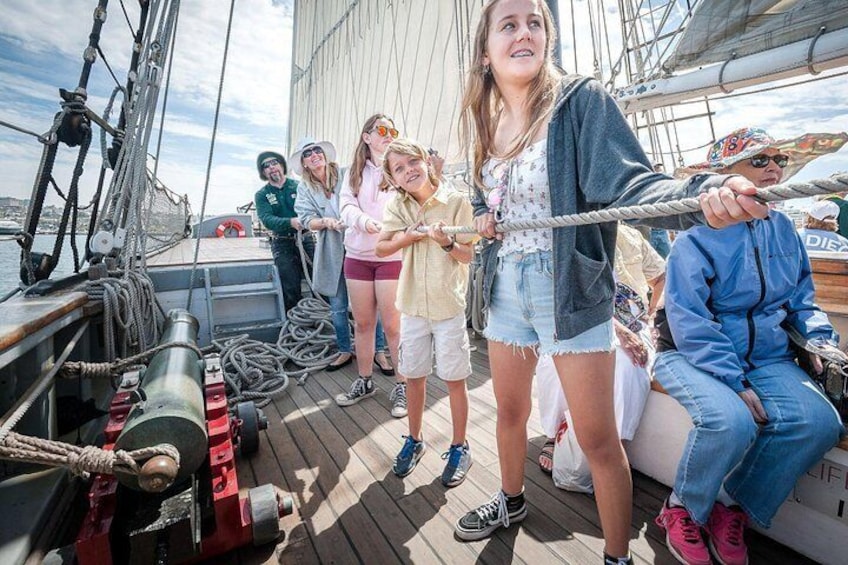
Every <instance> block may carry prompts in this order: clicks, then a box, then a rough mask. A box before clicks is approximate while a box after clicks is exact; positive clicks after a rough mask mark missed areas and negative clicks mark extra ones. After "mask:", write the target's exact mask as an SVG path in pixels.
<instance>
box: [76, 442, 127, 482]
mask: <svg viewBox="0 0 848 565" xmlns="http://www.w3.org/2000/svg"><path fill="white" fill-rule="evenodd" d="M116 457H117V454H116V453H115V452H114V451H109V450H106V449H100V448H99V447H97V446H94V445H86V446H85V447H83V448H81V449H80V451H79V452H75V453H74V452H72V453H68V468H69V469H70V471H71V472H72V473H73V474H75V475H78V476H80V477H83V478H86V479H87V478H88V476H89V474H90V473H103V474H112V468H113V466H114V464H115V459H116Z"/></svg>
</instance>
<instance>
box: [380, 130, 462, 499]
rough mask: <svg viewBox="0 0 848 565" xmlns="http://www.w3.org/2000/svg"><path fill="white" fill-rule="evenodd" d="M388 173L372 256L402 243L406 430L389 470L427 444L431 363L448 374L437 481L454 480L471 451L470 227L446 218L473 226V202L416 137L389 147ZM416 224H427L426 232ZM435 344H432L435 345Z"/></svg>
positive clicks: (449, 483)
mask: <svg viewBox="0 0 848 565" xmlns="http://www.w3.org/2000/svg"><path fill="white" fill-rule="evenodd" d="M383 172H384V174H385V178H386V180H387V181H388V182H389V183H390V184H391V185H393V186H394V188H395V189H396V191H397V196H396V197H395V199H394V200H392V201H390V202H389V203H388V205H387V206H386V209H385V211H384V215H383V229H382V231H381V233H380V237H379V239H378V242H377V256H378V257H381V256H386V255H391V254H392V253H395V252H397V251H398V250H401V249H402V250H403V262H402V267H401V272H400V279H399V280H398V292H397V302H396V305H397V308H398V310H400V313H401V324H400V348H399V349H400V355H399V357H400V359H399V360H398V371H399V372H400V373H401V374H402V375H404V376H405V377H406V379H407V400H408V402H409V405H408V410H409V413H408V418H409V435H407V436H405V437H406V441H405V442H404V444H403V447H402V448H401V450H400V453H399V454H398V456H397V458H396V459H395V464H394V467H393V468H392V470H393V471H394V473H395V474H396V475H397V476H399V477H405V476H406V475H408V474H409V473H411V472H412V470H413V469H414V468H415V466H416V465H417V464H418V460H419V459H420V458H421V456H422V455H423V454H424V451H425V444H424V439H423V435H422V431H421V427H422V420H423V416H424V403H425V400H426V396H427V389H426V377H427V375H429V374H430V372H431V371H432V369H433V352H434V351H435V358H436V372H437V374H438V376H439V377H440V378H441V379H442V380H443V381H445V383H446V384H447V387H448V394H449V398H450V409H451V421H452V423H453V438H452V441H451V446H450V449H449V450H448V452H447V453H446V454H445V455H443V458H445V459H447V464H446V465H445V470H444V472H443V473H442V484H444V485H445V486H446V487H454V486H457V485H458V484H460V483H461V482H462V481H463V480H465V475H466V473H467V472H468V469H469V468H470V467H471V452H470V450H469V447H468V441H467V440H466V437H465V432H466V427H467V424H468V390H467V388H466V384H465V380H466V378H468V376H469V375H470V374H471V354H470V349H469V344H468V333H467V332H466V323H465V294H466V290H467V288H468V263H470V262H471V257H472V255H473V253H474V250H473V242H474V240H475V238H476V236H475V235H471V234H468V235H461V236H459V239H457V238H456V237H454V236H452V235H448V234H446V233H444V231H443V229H442V228H443V227H444V226H449V225H450V226H457V225H459V226H470V225H471V224H472V218H473V212H472V208H471V203H470V202H469V201H468V199H466V198H465V197H464V196H463V195H462V194H460V193H459V192H457V191H456V190H454V189H453V188H452V187H451V186H450V185H448V184H447V183H445V182H443V181H442V182H440V180H439V179H438V178H437V176H436V174H435V172H434V170H433V165H432V163H431V159H430V157H429V155H428V153H427V150H426V149H425V148H424V147H423V146H422V145H421V144H419V143H416V142H414V141H411V140H406V139H398V140H395V141H393V142H392V144H391V145H389V147H388V148H387V149H386V153H385V156H384V160H383ZM420 226H428V228H429V229H428V231H427V232H426V233H423V232H419V231H418V228H419V227H420ZM434 346H435V347H434Z"/></svg>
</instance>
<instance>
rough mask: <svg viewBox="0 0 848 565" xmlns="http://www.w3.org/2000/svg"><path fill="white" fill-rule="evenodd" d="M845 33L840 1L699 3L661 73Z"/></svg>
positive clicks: (846, 16)
mask: <svg viewBox="0 0 848 565" xmlns="http://www.w3.org/2000/svg"><path fill="white" fill-rule="evenodd" d="M822 26H824V27H825V31H826V32H833V31H836V30H839V29H844V28H848V2H845V0H756V1H753V0H748V1H746V2H740V1H739V0H712V1H710V2H701V3H700V4H699V5H698V7H697V9H696V10H695V13H694V15H693V16H692V20H691V21H690V22H689V24H688V25H687V26H686V30H685V31H684V32H683V35H682V37H681V38H680V42H679V43H678V45H677V48H676V49H675V51H674V53H673V54H672V56H671V57H670V58H669V59H668V61H666V62H664V63H663V67H664V68H665V69H666V70H667V71H669V72H670V71H674V70H678V69H692V68H695V67H699V66H703V65H708V64H710V63H721V62H724V61H727V60H728V59H730V58H731V57H733V56H734V54H735V56H736V57H745V56H746V55H752V54H754V53H759V52H761V51H766V50H771V49H776V48H778V47H781V46H784V45H789V44H792V43H796V42H798V41H810V40H811V38H814V37H816V35H817V34H818V33H819V30H820V29H821V27H822Z"/></svg>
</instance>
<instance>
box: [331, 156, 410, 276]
mask: <svg viewBox="0 0 848 565" xmlns="http://www.w3.org/2000/svg"><path fill="white" fill-rule="evenodd" d="M382 178H383V169H382V168H381V167H378V166H377V165H375V164H374V163H372V162H371V160H370V159H369V160H368V161H366V162H365V168H364V169H363V171H362V186H360V187H359V195H358V196H354V195H353V193H352V192H351V190H350V170H349V169H348V171H347V172H346V173H345V176H344V181H343V182H342V191H341V194H340V195H339V210H340V212H339V215H340V216H341V219H342V221H343V222H344V223H345V225H346V226H347V229H346V230H345V235H344V246H345V252H346V253H347V256H348V257H352V258H353V259H359V260H361V261H380V262H388V261H400V259H401V252H400V251H398V252H397V253H394V254H392V255H389V256H388V257H382V258H378V257H377V255H376V254H375V250H376V248H377V238H378V237H379V234H376V233H375V234H370V233H368V231H367V230H366V229H365V222H367V221H368V220H373V221H375V222H377V223H378V224H381V225H382V223H383V210H385V208H386V204H388V202H389V201H390V200H391V199H392V198H394V197H395V192H394V190H388V191H385V192H383V191H381V190H380V188H379V186H380V181H381V180H382Z"/></svg>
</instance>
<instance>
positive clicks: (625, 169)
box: [473, 75, 728, 340]
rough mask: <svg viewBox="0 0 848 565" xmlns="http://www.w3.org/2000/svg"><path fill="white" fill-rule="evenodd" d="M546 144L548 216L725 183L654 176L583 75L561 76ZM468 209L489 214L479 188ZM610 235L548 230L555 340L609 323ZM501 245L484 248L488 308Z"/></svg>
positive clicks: (694, 217)
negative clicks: (551, 247)
mask: <svg viewBox="0 0 848 565" xmlns="http://www.w3.org/2000/svg"><path fill="white" fill-rule="evenodd" d="M547 139H548V141H547V143H548V152H547V159H548V185H549V190H550V202H551V213H552V215H553V216H562V215H566V214H575V213H579V212H589V211H592V210H600V209H603V208H617V207H624V206H637V205H641V204H651V203H656V202H667V201H671V200H679V199H682V198H688V197H692V196H697V195H698V194H699V193H701V192H703V191H706V190H709V189H710V188H714V187H719V186H721V184H722V183H723V182H724V181H725V180H726V179H727V178H728V175H715V174H698V175H695V176H693V177H690V178H689V179H686V180H674V179H671V178H670V177H668V176H666V175H663V174H660V173H655V172H653V170H652V167H651V163H650V161H649V160H648V158H647V156H646V155H645V152H644V151H643V149H642V147H641V145H640V144H639V140H638V139H637V138H636V136H635V135H634V134H633V132H632V130H631V129H630V126H629V125H628V123H627V120H626V119H625V118H624V115H623V114H622V113H621V110H619V108H618V105H617V104H616V102H615V100H613V98H612V97H611V96H610V95H609V94H608V93H607V92H606V91H605V90H604V88H603V87H602V86H601V84H600V83H599V82H597V81H596V80H594V79H590V78H586V77H580V76H576V75H570V76H567V77H564V78H563V80H562V83H561V85H560V91H559V94H558V96H557V101H556V103H555V107H554V111H553V114H552V115H551V121H550V124H549V125H548V138H547ZM473 204H474V215H475V216H479V215H481V214H485V213H486V212H488V208H487V207H486V202H485V194H484V192H483V190H481V189H480V187H477V190H476V196H475V198H474V201H473ZM639 223H644V224H647V225H650V226H653V227H658V228H666V229H674V230H684V229H686V228H689V227H692V226H694V225H702V224H704V223H705V220H704V217H703V214H701V213H700V212H698V213H690V214H681V215H678V216H669V217H664V218H652V219H650V220H644V221H641V222H639ZM616 229H617V228H616V223H615V222H607V223H601V224H591V225H586V226H570V227H562V228H554V230H553V271H554V272H553V276H554V310H555V311H554V317H555V324H556V333H555V335H554V339H558V340H563V339H571V338H573V337H575V336H577V335H579V334H581V333H583V332H584V331H586V330H588V329H590V328H593V327H595V326H597V325H598V324H601V323H603V322H606V321H607V320H609V319H611V318H612V315H613V297H614V295H615V281H614V278H613V265H612V262H613V257H614V256H615V238H616ZM499 247H500V242H498V241H494V242H492V243H491V244H489V245H487V246H486V247H485V248H484V250H483V255H482V267H483V294H484V304H485V305H486V306H488V304H489V301H490V299H491V293H492V283H493V282H494V279H495V273H496V272H497V261H498V258H497V252H498V248H499Z"/></svg>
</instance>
